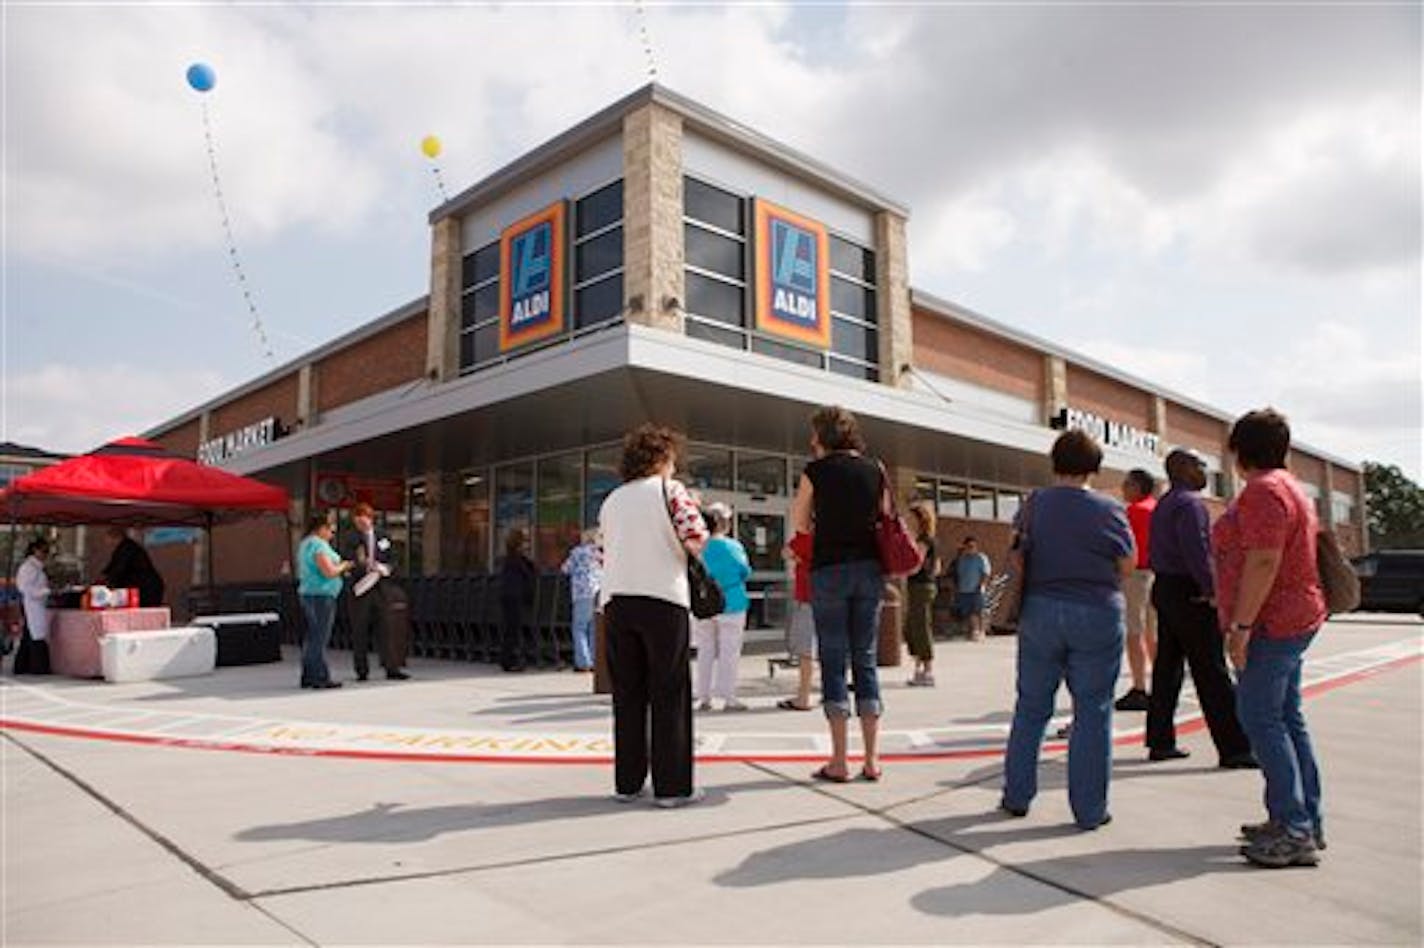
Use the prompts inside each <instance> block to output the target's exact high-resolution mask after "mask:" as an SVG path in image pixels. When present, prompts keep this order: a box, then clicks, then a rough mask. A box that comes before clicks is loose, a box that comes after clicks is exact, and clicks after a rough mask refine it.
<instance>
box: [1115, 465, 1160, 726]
mask: <svg viewBox="0 0 1424 948" xmlns="http://www.w3.org/2000/svg"><path fill="white" fill-rule="evenodd" d="M1156 488H1157V479H1156V478H1154V477H1153V476H1152V475H1151V474H1149V473H1147V472H1146V471H1144V470H1143V469H1142V468H1140V467H1138V468H1133V469H1132V470H1130V471H1128V472H1127V477H1126V478H1124V479H1123V482H1122V499H1123V500H1124V501H1126V503H1127V522H1128V525H1129V526H1131V527H1132V539H1133V541H1134V542H1135V543H1136V544H1137V569H1135V570H1133V573H1132V575H1131V576H1128V577H1127V578H1126V579H1124V580H1123V583H1122V592H1123V596H1124V597H1125V598H1126V599H1127V617H1126V618H1127V642H1126V643H1125V648H1124V651H1126V652H1127V667H1128V668H1129V669H1130V670H1131V672H1132V690H1131V691H1129V692H1128V693H1127V694H1125V695H1123V696H1122V697H1121V698H1119V699H1117V703H1116V704H1115V705H1113V707H1115V708H1117V709H1118V710H1119V711H1146V710H1147V676H1148V675H1149V674H1150V669H1151V667H1152V662H1153V661H1154V660H1155V659H1156V657H1157V610H1155V609H1153V608H1152V567H1151V565H1150V564H1149V562H1148V559H1147V550H1148V540H1149V537H1150V535H1151V530H1152V511H1154V510H1156V509H1157V498H1156V497H1155V496H1154V491H1155V490H1156Z"/></svg>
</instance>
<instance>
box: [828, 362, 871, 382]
mask: <svg viewBox="0 0 1424 948" xmlns="http://www.w3.org/2000/svg"><path fill="white" fill-rule="evenodd" d="M831 371H832V372H834V373H836V374H837V375H846V376H849V377H850V378H853V379H865V380H866V381H867V382H878V381H880V370H879V369H876V368H872V367H870V366H866V365H858V364H856V363H854V362H845V361H843V360H841V359H837V358H836V357H835V356H832V357H831Z"/></svg>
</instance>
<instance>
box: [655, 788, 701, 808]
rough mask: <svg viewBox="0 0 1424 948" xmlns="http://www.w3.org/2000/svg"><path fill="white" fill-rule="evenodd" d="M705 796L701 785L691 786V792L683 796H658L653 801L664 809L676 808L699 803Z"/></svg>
mask: <svg viewBox="0 0 1424 948" xmlns="http://www.w3.org/2000/svg"><path fill="white" fill-rule="evenodd" d="M706 796H707V792H706V791H705V790H703V789H702V788H701V787H693V788H692V792H691V793H689V794H688V795H687V796H685V797H658V798H657V799H655V800H654V801H653V802H654V803H655V804H657V805H658V806H660V807H662V808H663V809H664V810H676V809H678V808H680V807H684V806H692V805H693V804H694V803H701V802H702V801H703V799H704V798H705V797H706Z"/></svg>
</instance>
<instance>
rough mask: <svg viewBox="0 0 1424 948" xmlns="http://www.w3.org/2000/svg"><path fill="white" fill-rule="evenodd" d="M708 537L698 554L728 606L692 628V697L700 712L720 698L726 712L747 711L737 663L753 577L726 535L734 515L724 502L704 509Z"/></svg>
mask: <svg viewBox="0 0 1424 948" xmlns="http://www.w3.org/2000/svg"><path fill="white" fill-rule="evenodd" d="M704 516H705V517H706V519H707V526H708V528H709V529H710V530H711V532H712V539H710V540H708V541H707V546H706V547H705V548H704V549H703V550H702V564H703V565H704V566H706V567H707V573H708V575H710V576H711V577H712V579H713V580H715V581H716V583H717V585H718V587H720V588H721V590H722V595H723V596H725V597H726V600H727V607H726V609H725V610H724V611H723V612H722V613H721V614H720V615H715V616H713V617H712V618H710V619H700V620H698V621H697V622H696V624H695V633H696V634H695V636H694V640H695V643H696V645H697V682H696V698H697V702H698V704H697V709H698V710H699V711H711V710H712V699H713V698H720V699H721V700H722V710H724V711H745V710H746V709H747V706H746V705H744V704H742V703H741V702H740V701H738V700H737V664H738V662H740V660H741V657H742V638H743V636H745V634H746V631H747V608H748V606H750V605H751V600H750V599H748V598H747V577H748V576H750V575H751V574H752V566H751V563H750V562H749V561H748V560H747V551H746V549H745V548H744V547H743V546H742V544H741V543H740V542H739V541H737V540H735V539H733V538H732V537H729V536H727V530H728V528H729V527H730V526H731V522H732V512H731V510H729V509H728V507H727V505H726V504H710V505H709V506H708V507H707V509H706V510H705V511H704Z"/></svg>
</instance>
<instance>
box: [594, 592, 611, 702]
mask: <svg viewBox="0 0 1424 948" xmlns="http://www.w3.org/2000/svg"><path fill="white" fill-rule="evenodd" d="M605 629H606V624H605V622H604V620H603V611H602V610H599V612H598V613H597V615H595V616H594V619H593V693H594V694H596V695H611V694H613V674H612V672H610V671H609V669H608V645H607V638H606V636H607V632H606V631H605Z"/></svg>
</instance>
